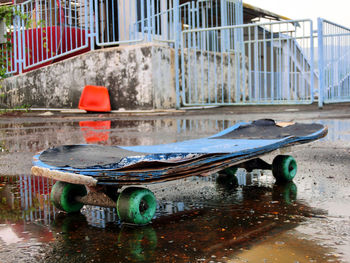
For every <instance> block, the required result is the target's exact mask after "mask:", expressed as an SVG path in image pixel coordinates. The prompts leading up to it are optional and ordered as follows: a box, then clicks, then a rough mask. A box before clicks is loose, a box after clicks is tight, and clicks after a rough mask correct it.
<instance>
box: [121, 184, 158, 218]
mask: <svg viewBox="0 0 350 263" xmlns="http://www.w3.org/2000/svg"><path fill="white" fill-rule="evenodd" d="M156 208H157V201H156V198H155V196H154V194H153V193H152V192H151V191H150V190H148V189H146V188H139V187H129V188H126V189H125V190H124V191H122V192H121V193H120V195H119V197H118V200H117V213H118V216H119V219H120V220H121V221H123V222H125V223H130V224H136V225H144V224H147V223H149V222H150V221H151V220H152V218H153V216H154V214H155V212H156Z"/></svg>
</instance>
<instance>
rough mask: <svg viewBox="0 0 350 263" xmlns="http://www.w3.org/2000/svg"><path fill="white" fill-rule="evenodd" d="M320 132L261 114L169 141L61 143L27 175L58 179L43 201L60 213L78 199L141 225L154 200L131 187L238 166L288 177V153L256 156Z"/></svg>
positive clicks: (322, 132)
mask: <svg viewBox="0 0 350 263" xmlns="http://www.w3.org/2000/svg"><path fill="white" fill-rule="evenodd" d="M327 132H328V129H327V127H325V126H323V125H321V124H315V123H314V124H303V123H282V122H280V123H276V122H275V121H274V120H270V119H262V120H256V121H253V122H241V123H237V124H236V125H234V126H232V127H230V128H227V129H225V130H223V131H221V132H219V133H218V134H215V135H213V136H211V137H208V138H201V139H194V140H187V141H182V142H176V143H170V144H162V145H151V146H142V145H140V146H101V145H91V144H88V145H64V146H57V147H54V148H49V149H47V150H45V151H42V152H40V153H38V154H37V155H35V156H34V157H33V167H32V169H31V172H32V174H33V175H35V176H43V177H48V178H52V179H54V180H56V181H57V182H56V183H55V184H54V186H53V188H52V190H51V194H50V198H51V201H52V203H53V204H54V206H55V207H56V208H58V209H59V210H62V211H65V212H68V213H70V212H77V211H79V210H80V209H81V208H82V207H83V205H84V204H89V205H98V206H106V207H116V208H117V213H118V216H119V218H120V220H121V221H122V222H125V223H129V224H137V225H143V224H147V223H149V222H150V221H151V219H152V218H153V217H154V214H155V211H156V206H157V202H156V198H155V196H154V194H153V193H152V192H151V191H150V190H149V189H147V188H142V187H137V186H138V185H145V184H151V183H158V182H165V181H171V180H177V179H181V178H186V177H190V176H208V175H211V174H213V173H219V174H222V175H223V176H234V173H235V171H236V169H237V168H245V169H247V171H252V170H253V169H268V170H272V174H273V176H274V177H275V178H276V181H277V182H282V183H283V182H289V181H292V180H293V178H294V177H295V175H296V172H297V163H296V161H295V159H294V158H293V157H292V156H289V155H277V156H276V157H275V158H274V160H273V162H272V164H269V163H267V162H265V161H264V160H262V159H261V158H260V157H262V156H263V155H265V154H269V153H271V152H274V151H277V150H279V149H281V148H286V147H290V146H293V145H297V144H303V143H308V142H311V141H315V140H318V139H320V138H322V137H324V136H326V135H327ZM125 186H126V187H125ZM122 187H123V189H122Z"/></svg>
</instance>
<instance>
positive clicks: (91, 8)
mask: <svg viewBox="0 0 350 263" xmlns="http://www.w3.org/2000/svg"><path fill="white" fill-rule="evenodd" d="M88 1H89V18H90V19H89V23H90V26H89V27H90V33H89V34H88V36H89V37H90V48H91V50H94V49H95V30H94V29H95V27H94V1H95V0H85V6H86V5H87V3H88ZM85 10H86V8H85ZM85 29H86V32H89V31H88V26H87V24H86V26H85Z"/></svg>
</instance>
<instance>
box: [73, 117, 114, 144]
mask: <svg viewBox="0 0 350 263" xmlns="http://www.w3.org/2000/svg"><path fill="white" fill-rule="evenodd" d="M79 126H80V129H81V131H82V132H83V134H84V138H85V141H86V143H95V142H107V141H108V137H109V130H110V129H111V121H80V122H79Z"/></svg>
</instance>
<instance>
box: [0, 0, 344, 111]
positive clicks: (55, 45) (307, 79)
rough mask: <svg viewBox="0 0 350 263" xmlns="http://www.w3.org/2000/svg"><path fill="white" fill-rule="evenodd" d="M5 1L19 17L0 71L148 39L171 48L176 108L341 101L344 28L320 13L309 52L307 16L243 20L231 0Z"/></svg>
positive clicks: (26, 68) (5, 46)
mask: <svg viewBox="0 0 350 263" xmlns="http://www.w3.org/2000/svg"><path fill="white" fill-rule="evenodd" d="M14 10H17V11H19V12H21V13H22V14H23V16H24V17H21V18H20V17H18V16H15V19H14V22H13V26H12V27H11V28H10V31H8V32H7V33H9V36H10V41H7V42H6V41H5V42H6V43H4V42H3V43H0V48H1V49H0V51H1V58H2V63H1V66H2V70H3V71H6V73H7V74H8V75H10V74H18V73H22V72H25V71H29V70H32V69H35V68H38V67H41V66H44V65H47V64H50V63H52V62H55V61H59V60H63V59H65V58H68V57H70V56H74V55H77V54H80V53H83V52H87V51H89V50H90V49H94V47H95V46H112V45H126V44H134V43H139V42H151V41H153V42H154V41H156V42H162V43H166V44H168V45H170V46H171V47H174V48H175V70H176V72H175V76H176V81H175V83H176V96H177V107H179V106H180V105H181V104H182V105H185V106H187V105H231V104H287V103H288V104H299V103H312V102H313V101H314V97H315V96H314V94H316V95H317V98H318V101H319V105H320V106H322V104H323V103H331V102H342V101H350V29H349V28H346V27H343V26H340V25H337V24H335V23H332V22H330V21H327V20H323V19H319V21H318V36H317V37H318V39H317V40H318V41H317V42H316V43H317V45H316V46H315V48H318V52H317V57H316V59H315V58H314V49H315V48H314V40H315V39H314V37H313V33H314V30H313V25H312V22H311V21H310V20H295V21H283V22H272V23H259V24H245V25H243V6H242V1H241V0H217V1H215V0H206V1H187V2H184V3H183V4H181V5H180V1H179V0H130V1H129V0H46V1H44V0H28V1H27V2H24V3H22V4H19V5H16V6H14ZM1 28H2V27H1V24H0V34H3V33H1ZM179 50H181V52H180V53H179V52H178V51H179ZM179 54H180V55H181V58H179V57H178V56H179ZM315 62H316V63H318V66H317V67H315V66H314V65H315ZM315 68H316V69H318V71H317V70H316V71H315Z"/></svg>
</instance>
